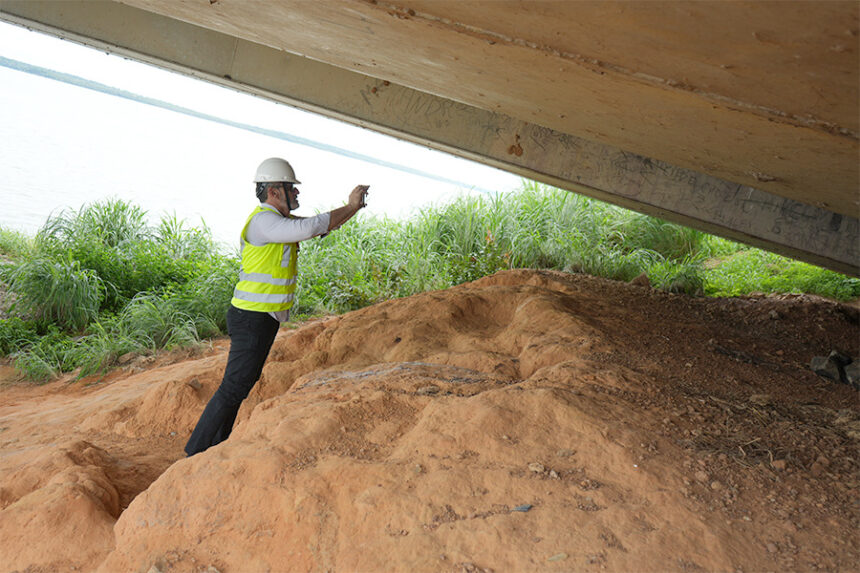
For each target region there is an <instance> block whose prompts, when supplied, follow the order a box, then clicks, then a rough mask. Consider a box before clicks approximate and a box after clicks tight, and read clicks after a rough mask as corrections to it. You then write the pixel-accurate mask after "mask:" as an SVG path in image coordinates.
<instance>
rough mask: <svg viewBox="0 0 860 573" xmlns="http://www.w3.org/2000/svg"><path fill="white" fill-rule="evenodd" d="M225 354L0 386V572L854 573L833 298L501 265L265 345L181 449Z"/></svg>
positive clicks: (853, 448) (857, 349) (849, 457)
mask: <svg viewBox="0 0 860 573" xmlns="http://www.w3.org/2000/svg"><path fill="white" fill-rule="evenodd" d="M227 348H228V341H226V340H219V341H216V342H215V343H214V344H213V347H212V348H211V349H209V350H207V351H205V352H201V353H198V354H195V355H191V356H189V355H164V356H160V357H157V358H143V357H142V358H139V359H137V360H136V361H134V362H132V363H131V364H129V365H127V366H126V367H125V368H123V369H120V370H117V371H115V372H113V373H112V374H110V375H109V376H107V377H106V379H104V380H84V381H82V382H77V383H69V382H67V381H59V382H54V383H51V384H47V385H44V386H39V387H34V386H29V385H25V384H20V383H7V384H5V385H4V387H3V388H2V391H0V484H2V485H0V538H2V539H3V554H4V557H3V559H2V563H0V570H3V571H16V570H18V571H63V570H66V571H68V570H99V571H104V572H108V571H143V572H147V571H150V570H151V569H152V567H153V566H154V567H156V569H157V570H159V571H162V572H166V571H206V570H207V569H208V568H213V567H214V568H215V569H217V570H218V571H220V572H222V573H229V572H234V571H235V572H238V571H242V572H244V571H329V570H331V571H383V570H385V571H482V570H484V571H488V570H492V571H498V572H502V571H563V570H577V571H591V570H594V571H604V570H606V571H657V570H659V571H696V570H703V571H747V572H751V571H782V570H791V571H812V570H835V571H852V570H855V568H856V564H857V563H858V562H860V548H859V547H858V541H860V540H858V535H857V531H858V517H860V507H858V500H860V496H858V459H857V456H858V449H857V445H858V439H860V407H858V406H860V404H858V394H857V392H855V391H854V390H853V389H851V388H850V387H849V386H846V385H842V384H837V383H834V382H831V381H829V380H826V379H823V378H820V377H818V376H816V375H815V374H813V373H812V372H811V371H810V370H809V366H808V363H809V360H810V358H812V357H813V356H816V355H826V354H827V353H828V352H829V351H830V350H832V349H839V350H841V351H843V352H845V353H848V354H850V355H852V356H855V357H856V356H858V354H860V326H858V310H857V309H856V308H852V307H849V306H846V305H841V304H837V303H834V302H830V301H826V300H823V299H819V298H814V297H808V296H778V297H750V298H742V299H700V298H689V297H685V296H678V295H671V294H666V293H661V292H655V291H651V290H649V289H647V288H643V287H637V286H632V285H627V284H623V283H617V282H612V281H607V280H603V279H597V278H592V277H586V276H578V275H566V274H562V273H553V272H535V271H509V272H503V273H499V274H496V275H494V276H492V277H488V278H486V279H482V280H479V281H477V282H474V283H470V284H467V285H462V286H459V287H456V288H452V289H449V290H446V291H439V292H431V293H425V294H421V295H416V296H413V297H410V298H407V299H402V300H396V301H389V302H386V303H382V304H378V305H375V306H373V307H369V308H366V309H363V310H359V311H355V312H352V313H349V314H346V315H343V316H340V317H333V318H328V319H323V320H317V321H313V322H310V323H307V324H305V325H302V326H301V327H299V328H297V329H295V330H289V329H283V330H282V331H281V333H280V334H279V337H278V339H277V341H276V342H275V346H274V348H273V351H272V355H271V356H270V359H269V362H268V364H267V366H266V368H265V370H264V373H263V378H262V379H261V381H260V383H259V384H258V386H257V387H256V388H255V390H254V391H253V392H252V395H251V396H250V397H249V399H248V400H247V401H246V404H245V405H244V406H243V408H242V410H241V411H240V415H239V422H238V425H237V427H236V429H235V431H234V433H233V435H232V436H231V438H230V439H229V440H228V441H227V442H225V443H223V444H221V445H219V446H217V447H215V448H212V449H210V450H208V451H207V452H205V453H203V454H201V455H198V456H195V457H194V458H190V459H186V458H184V454H183V452H182V446H183V445H184V443H185V440H186V439H187V437H188V435H189V434H190V432H191V429H192V427H193V425H194V423H195V422H196V419H197V417H198V416H199V414H200V412H201V411H202V409H203V406H204V405H205V403H206V401H207V400H208V398H209V397H210V396H211V394H212V393H213V392H214V390H215V388H216V387H217V384H218V382H219V380H220V377H221V373H222V371H223V368H224V364H225V361H226V351H227ZM4 375H5V376H6V377H7V378H9V377H10V375H11V373H10V371H9V369H6V370H5V374H4ZM209 570H210V571H211V569H209Z"/></svg>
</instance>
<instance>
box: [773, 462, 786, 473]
mask: <svg viewBox="0 0 860 573" xmlns="http://www.w3.org/2000/svg"><path fill="white" fill-rule="evenodd" d="M770 465H772V466H773V469H775V470H777V471H783V470H784V469H785V460H773V461H772V462H771V464H770Z"/></svg>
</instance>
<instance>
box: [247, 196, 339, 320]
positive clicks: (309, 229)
mask: <svg viewBox="0 0 860 573" xmlns="http://www.w3.org/2000/svg"><path fill="white" fill-rule="evenodd" d="M260 206H261V207H263V208H264V209H266V211H263V212H262V213H258V214H257V215H256V216H255V217H254V218H253V219H251V222H250V223H249V224H248V229H247V231H245V237H244V238H245V240H247V241H248V242H249V243H251V244H252V245H254V246H255V247H262V246H263V245H267V244H269V243H298V242H300V241H306V240H308V239H312V238H313V237H317V236H319V235H323V234H325V233H326V232H328V225H329V221H330V219H331V217H330V215H329V214H328V213H320V214H319V215H314V216H313V217H307V218H304V219H290V218H288V217H284V216H283V215H281V214H280V213H279V212H278V210H277V209H275V208H274V207H272V206H271V205H268V204H265V203H261V204H260ZM241 246H244V242H242V243H241ZM269 315H270V316H271V317H272V318H274V319H275V320H277V321H279V322H286V321H288V320H289V319H290V311H289V309H287V310H282V311H279V312H270V313H269Z"/></svg>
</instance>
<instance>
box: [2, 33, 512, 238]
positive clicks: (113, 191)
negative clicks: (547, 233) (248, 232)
mask: <svg viewBox="0 0 860 573" xmlns="http://www.w3.org/2000/svg"><path fill="white" fill-rule="evenodd" d="M0 55H2V56H5V57H7V58H10V59H15V60H19V61H23V62H26V63H29V64H33V65H36V66H41V67H45V68H48V69H52V70H56V71H60V72H64V73H68V74H72V75H76V76H80V77H83V78H87V79H90V80H93V81H96V82H100V83H103V84H107V85H111V86H114V87H117V88H120V89H123V90H127V91H130V92H134V93H137V94H140V95H144V96H148V97H152V98H156V99H160V100H164V101H167V102H170V103H173V104H176V105H179V106H183V107H187V108H190V109H193V110H196V111H199V112H203V113H207V114H211V115H214V116H217V117H222V118H225V119H230V120H233V121H238V122H242V123H247V124H252V125H256V126H259V127H264V128H268V129H274V130H278V131H282V132H288V133H291V134H294V135H297V136H300V137H305V138H308V139H314V140H317V141H320V142H323V143H327V144H330V145H334V146H337V147H341V148H346V149H350V150H354V151H356V152H359V153H362V154H366V155H370V156H373V157H378V158H380V159H383V160H385V161H388V162H393V163H398V164H402V165H406V166H409V167H411V168H414V169H418V170H421V171H427V172H433V173H438V174H440V175H441V176H443V177H445V178H448V179H452V180H455V181H460V182H462V183H463V185H462V187H458V186H452V185H446V184H444V183H440V182H438V181H435V180H432V179H428V178H425V177H420V176H416V175H410V174H405V173H403V172H400V171H396V170H392V169H388V168H382V167H380V166H377V165H372V164H369V163H365V162H362V161H357V160H354V159H348V158H344V157H341V156H337V155H334V154H331V153H327V152H323V151H319V150H316V149H312V148H307V147H304V146H298V145H296V144H291V143H289V142H285V141H282V140H278V139H274V138H269V137H265V136H260V135H256V134H251V133H250V132H245V131H240V130H234V129H232V128H225V127H221V126H219V127H218V128H216V127H214V126H216V125H217V124H214V123H212V122H206V121H203V120H199V119H195V118H189V117H187V116H183V115H180V114H176V113H173V112H168V111H165V110H160V109H158V108H153V107H152V106H147V105H144V104H139V103H135V102H130V101H128V100H122V99H121V98H116V97H113V96H107V95H104V94H100V93H97V92H93V91H91V90H86V89H83V88H79V87H76V86H70V85H68V84H63V83H60V82H56V81H53V80H47V79H44V78H38V77H35V76H32V75H30V74H24V73H22V72H17V71H12V70H8V69H6V68H0V72H5V73H4V74H3V75H0V95H3V94H4V92H5V95H6V96H7V97H6V100H5V101H11V102H13V104H11V106H12V107H14V108H15V109H9V107H10V104H7V106H6V108H5V109H2V110H0V130H3V129H4V128H5V131H4V132H3V136H4V137H11V138H13V139H15V141H20V142H21V145H20V148H21V149H22V151H21V152H20V154H19V156H18V157H17V158H14V157H13V156H15V153H14V151H15V150H14V149H13V150H12V151H11V152H7V154H6V155H7V157H6V158H5V159H4V157H2V156H0V193H3V194H11V193H12V191H10V189H13V188H14V189H19V188H20V187H21V186H22V185H21V183H20V182H19V181H18V180H16V179H15V178H16V177H19V178H20V179H21V180H22V181H23V180H26V181H27V182H28V186H32V181H40V180H53V181H55V182H56V181H57V179H54V177H55V176H60V177H68V178H69V181H70V185H72V186H74V185H75V184H77V185H78V186H79V187H81V188H84V187H86V188H87V191H86V192H85V193H84V195H83V196H82V197H81V198H80V200H79V201H78V202H77V203H74V199H71V198H70V199H69V201H70V203H69V204H67V205H65V204H61V203H58V204H56V205H50V207H51V208H52V209H53V208H55V207H56V208H60V207H64V206H69V207H73V208H78V207H80V205H81V204H82V203H83V202H88V201H92V200H94V198H98V197H109V196H119V197H121V198H135V199H136V200H137V202H138V203H140V204H142V205H143V206H144V207H145V208H147V209H148V210H150V211H161V212H170V211H172V210H175V211H176V212H177V214H179V215H180V216H182V217H185V218H188V219H189V220H190V221H191V222H194V220H195V219H196V216H198V215H199V216H200V217H203V218H204V219H205V220H206V221H207V223H208V224H209V225H210V226H211V227H212V228H213V230H214V231H215V232H216V236H219V238H221V239H222V240H226V236H225V235H232V232H228V231H226V229H228V228H229V229H234V228H236V227H237V226H241V223H242V222H243V221H244V218H245V216H246V211H249V210H250V208H251V207H252V205H253V195H252V185H251V183H250V181H251V179H252V178H253V173H254V170H255V169H256V166H257V164H258V163H259V162H260V161H261V160H262V159H265V158H266V157H270V156H281V157H285V158H286V159H288V160H289V161H290V162H291V163H292V165H293V167H294V168H295V170H296V173H297V176H298V178H299V179H301V180H302V182H303V185H302V197H301V200H302V209H300V211H299V213H300V214H305V215H307V214H312V213H313V212H315V211H321V210H328V209H331V208H333V207H336V206H339V205H341V204H343V202H344V201H345V198H346V196H347V194H348V192H349V190H350V189H352V187H353V186H354V185H355V184H359V183H366V184H370V185H371V193H370V196H369V198H368V209H367V213H369V214H377V215H385V216H391V217H403V216H408V215H409V214H410V213H412V212H414V209H415V208H420V207H422V206H426V205H428V204H431V203H442V202H447V201H450V200H451V199H452V198H453V197H455V196H457V195H458V194H463V193H473V192H475V191H474V190H473V187H478V188H483V189H491V190H496V191H499V192H505V191H510V190H512V189H515V188H517V187H519V186H520V183H521V179H520V177H518V176H515V175H512V174H509V173H506V172H503V171H500V170H497V169H495V168H491V167H487V166H484V165H481V164H478V163H474V162H471V161H468V160H465V159H460V158H457V157H454V156H450V155H447V154H445V153H441V152H437V151H433V150H430V149H427V148H425V147H422V146H419V145H414V144H411V143H406V142H403V141H400V140H397V139H395V138H392V137H389V136H385V135H382V134H378V133H375V132H372V131H370V130H367V129H362V128H359V127H355V126H352V125H349V124H346V123H342V122H339V121H335V120H331V119H328V118H325V117H322V116H318V115H315V114H311V113H307V112H304V111H301V110H297V109H294V108H290V107H288V106H286V105H282V104H277V103H274V102H270V101H268V100H263V99H261V98H257V97H254V96H251V95H248V94H244V93H240V92H236V91H233V90H230V89H227V88H223V87H221V86H216V85H214V84H210V83H207V82H203V81H200V80H196V79H193V78H190V77H187V76H182V75H180V74H176V73H172V72H168V71H165V70H161V69H159V68H156V67H153V66H149V65H146V64H142V63H139V62H135V61H132V60H126V59H123V58H121V57H118V56H113V55H107V54H105V53H104V52H100V51H97V50H94V49H91V48H89V47H85V46H81V45H78V44H75V43H73V42H70V41H64V40H60V39H57V38H54V37H52V36H47V35H44V34H40V33H36V32H31V31H28V30H26V29H24V28H20V27H17V26H13V25H10V24H6V23H2V22H0ZM1 78H9V79H1ZM105 98H109V99H105ZM109 100H111V101H109ZM117 106H119V107H117ZM122 106H126V107H122ZM114 108H116V109H117V110H119V111H111V110H113V109H114ZM28 113H29V114H31V115H32V117H33V118H35V119H34V120H32V121H30V122H29V125H31V126H32V125H34V124H35V123H37V122H39V120H40V119H44V120H45V121H49V122H51V124H50V130H51V134H57V135H56V136H54V135H52V136H51V137H47V136H45V135H42V136H41V140H38V141H33V142H31V146H32V145H37V146H38V145H44V146H53V149H52V157H53V158H54V161H53V162H52V163H51V164H49V162H46V161H45V160H44V157H39V158H36V157H33V158H32V159H33V160H32V161H29V159H30V158H31V156H33V155H40V152H34V151H32V150H29V149H28V148H27V140H26V139H27V132H28V131H29V130H28V129H27V128H22V127H19V126H18V124H16V123H15V120H18V119H22V118H25V117H27V114H28ZM111 113H114V114H116V113H119V114H121V117H122V118H123V119H121V120H117V117H116V116H115V115H111ZM165 114H167V115H165ZM4 116H5V117H4ZM130 117H133V118H134V119H135V120H139V121H140V122H142V123H143V124H144V125H143V127H134V126H131V125H127V118H130ZM118 123H119V124H122V125H117V124H118ZM161 125H169V127H168V128H161V127H160V126H161ZM147 126H149V127H151V130H152V131H153V132H152V133H150V132H148V131H147V129H146V127H147ZM10 130H11V131H12V132H13V133H11V134H10V133H9V131H10ZM135 130H138V131H135ZM165 131H168V132H170V133H164V132H165ZM19 132H22V133H19ZM84 132H91V133H84ZM61 135H63V136H64V137H65V138H67V141H68V144H65V143H64V142H65V141H66V140H65V139H58V140H57V141H53V142H52V141H47V140H49V139H52V138H53V137H57V138H59V137H60V136H61ZM88 135H89V136H90V140H87V136H88ZM195 137H196V138H197V139H196V140H195V139H194V138H195ZM201 137H204V138H206V139H204V141H205V145H204V147H206V149H203V150H201V149H199V148H200V147H201V144H200V143H199V141H200V138H201ZM184 138H188V139H184ZM81 141H86V144H87V145H88V146H89V148H88V150H87V153H88V156H89V157H90V158H91V159H92V163H93V165H100V167H99V168H98V169H93V170H92V171H87V168H86V166H82V165H80V163H81V162H80V160H79V159H76V158H75V157H73V156H71V155H70V156H68V157H67V158H65V159H64V154H65V153H66V152H71V151H73V148H75V147H78V148H79V147H80V145H81V144H80V142H81ZM118 141H121V142H122V145H121V146H118V145H117V142H118ZM99 142H102V143H99ZM135 145H139V146H140V148H139V149H138V148H135V147H134V146H135ZM183 146H184V147H183ZM23 149H28V150H27V151H26V152H25V151H23ZM120 149H121V150H122V153H120ZM77 152H78V153H80V149H78V150H77ZM129 156H135V157H136V160H133V159H132V157H129ZM13 161H15V162H16V163H15V164H14V165H12V164H11V163H12V162H13ZM63 161H66V162H68V163H75V164H76V165H74V168H73V169H71V170H69V169H65V170H58V171H57V172H56V173H54V172H52V171H51V169H52V167H51V165H54V164H56V163H62V162H63ZM124 161H129V164H128V166H126V165H124V164H123V162H124ZM186 167H187V169H186ZM105 169H114V170H116V172H117V175H116V178H115V179H111V178H107V175H105V171H104V170H105ZM129 171H133V172H134V173H137V174H138V175H135V176H134V177H133V178H132V179H130V178H129V177H128V175H127V173H128V172H129ZM177 172H187V173H185V175H187V180H182V178H183V175H180V176H176V175H175V173H177ZM167 173H171V174H172V175H171V176H170V177H169V179H170V181H166V179H168V177H166V175H165V174H167ZM75 177H77V178H78V179H77V180H76V179H75ZM122 177H124V179H125V180H124V182H122V183H120V179H121V178H122ZM4 179H5V182H6V183H7V185H6V186H5V187H3V186H2V183H3V181H2V180H4ZM135 182H136V183H135ZM135 185H137V187H135ZM144 186H145V187H144ZM90 187H98V188H97V189H92V190H90V189H89V188H90ZM102 187H103V188H102ZM155 187H158V189H157V190H156V189H155ZM195 187H198V188H199V189H195ZM189 188H190V189H192V197H191V199H190V201H192V202H194V205H193V206H190V205H187V204H186V203H188V202H189V201H186V202H185V203H183V200H182V199H177V197H178V196H180V195H188V193H187V190H188V189H189ZM180 190H181V191H180ZM196 191H199V194H198V195H196V199H195V198H194V193H195V192H196ZM159 193H160V194H161V195H162V196H163V200H161V199H159V198H158V195H159ZM73 195H74V194H73ZM75 197H77V195H75ZM200 197H205V199H204V200H202V201H201V199H200ZM174 201H175V203H176V204H175V205H174V204H173V203H174ZM6 204H7V205H9V204H10V203H9V202H6ZM41 207H42V208H44V209H47V208H48V207H49V206H48V205H42V206H41ZM171 207H173V209H171ZM21 208H24V207H21ZM27 208H35V205H34V204H33V202H32V201H30V202H29V203H28V207H27ZM38 215H39V217H40V218H41V219H42V220H43V218H44V216H45V215H42V213H41V212H39V213H38ZM0 225H3V226H7V225H8V221H7V220H0ZM236 232H238V230H237V231H236Z"/></svg>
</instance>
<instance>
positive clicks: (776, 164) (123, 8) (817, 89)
mask: <svg viewBox="0 0 860 573" xmlns="http://www.w3.org/2000/svg"><path fill="white" fill-rule="evenodd" d="M858 15H860V5H858V4H857V3H856V2H854V1H849V2H803V1H798V2H784V3H783V2H749V3H747V2H732V3H728V2H695V3H693V2H667V3H658V2H541V1H534V2H500V1H483V0H480V1H468V2H462V1H458V0H451V1H449V0H415V1H411V0H410V1H407V0H403V1H402V2H401V3H400V4H398V5H395V4H391V3H384V2H377V1H374V0H370V1H364V0H335V1H326V2H322V1H320V2H309V1H303V0H294V1H287V0H123V1H122V2H116V1H103V2H78V1H59V2H53V1H42V2H30V1H9V0H0V19H3V20H7V21H10V22H14V23H18V24H22V25H25V26H28V27H31V28H35V29H39V30H42V31H46V32H49V33H51V34H55V35H58V36H61V37H65V38H70V39H73V40H76V41H80V42H83V43H86V44H89V45H92V46H96V47H98V48H100V49H104V50H109V51H112V52H115V53H118V54H122V55H125V56H128V57H132V58H135V59H138V60H143V61H146V62H150V63H153V64H156V65H159V66H162V67H166V68H169V69H172V70H177V71H180V72H183V73H187V74H191V75H194V76H197V77H200V78H203V79H206V80H209V81H213V82H216V83H220V84H224V85H228V86H231V87H233V88H237V89H241V90H245V91H248V92H251V93H255V94H258V95H261V96H263V97H268V98H271V99H275V100H278V101H282V102H285V103H288V104H291V105H295V106H298V107H301V108H304V109H308V110H311V111H315V112H319V113H322V114H324V115H328V116H332V117H336V118H339V119H343V120H346V121H349V122H352V123H356V124H359V125H362V126H365V127H370V128H373V129H376V130H378V131H382V132H385V133H388V134H391V135H395V136H397V137H401V138H404V139H407V140H410V141H415V142H418V143H421V144H424V145H428V146H430V147H435V148H437V149H441V150H444V151H448V152H451V153H453V154H455V155H460V156H463V157H467V158H470V159H473V160H476V161H480V162H482V163H486V164H489V165H493V166H496V167H499V168H502V169H505V170H508V171H511V172H514V173H518V174H521V175H523V176H525V177H528V178H530V179H535V180H538V181H543V182H546V183H550V184H552V185H555V186H558V187H561V188H565V189H569V190H572V191H575V192H578V193H583V194H586V195H590V196H592V197H596V198H598V199H602V200H606V201H610V202H612V203H616V204H619V205H622V206H625V207H629V208H632V209H635V210H637V211H641V212H643V213H648V214H652V215H656V216H659V217H662V218H664V219H668V220H672V221H676V222H679V223H682V224H685V225H689V226H692V227H695V228H699V229H702V230H705V231H708V232H712V233H716V234H719V235H722V236H726V237H730V238H733V239H736V240H740V241H743V242H746V243H750V244H754V245H757V246H760V247H763V248H766V249H769V250H772V251H775V252H779V253H782V254H786V255H789V256H792V257H796V258H799V259H803V260H806V261H809V262H812V263H815V264H819V265H823V266H826V267H830V268H833V269H836V270H839V271H842V272H845V273H849V274H854V275H858V274H860V267H858V265H860V225H858V219H857V216H858V212H860V154H858V134H860V125H858V123H860V93H858V91H860V81H858V75H860V61H858V53H860V38H858V19H860V18H859V17H858Z"/></svg>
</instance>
